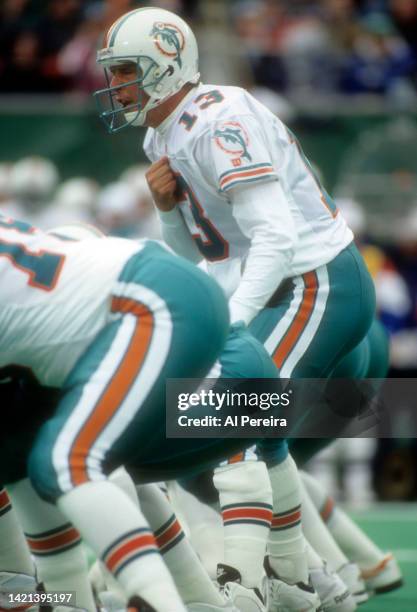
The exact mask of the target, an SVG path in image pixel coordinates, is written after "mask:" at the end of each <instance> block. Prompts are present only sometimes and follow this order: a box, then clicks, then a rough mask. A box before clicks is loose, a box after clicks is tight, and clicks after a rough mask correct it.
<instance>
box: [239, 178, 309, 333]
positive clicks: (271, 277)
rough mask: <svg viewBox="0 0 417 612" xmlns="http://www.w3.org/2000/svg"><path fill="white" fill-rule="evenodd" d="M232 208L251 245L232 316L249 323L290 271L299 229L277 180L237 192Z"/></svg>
mask: <svg viewBox="0 0 417 612" xmlns="http://www.w3.org/2000/svg"><path fill="white" fill-rule="evenodd" d="M233 210H234V216H235V218H236V221H237V222H238V224H239V226H240V228H241V229H242V231H243V232H244V233H245V235H247V236H248V237H249V238H250V239H251V246H250V249H249V253H248V256H247V259H246V264H245V270H244V273H243V275H242V279H241V282H240V284H239V287H238V288H237V290H236V291H235V293H234V294H233V296H232V298H231V300H230V312H231V320H232V322H234V321H238V320H243V321H245V322H246V323H249V322H250V321H251V320H252V319H253V318H254V317H255V316H256V315H257V314H258V312H259V311H260V310H262V308H264V306H265V305H266V303H267V302H268V300H269V298H270V297H271V296H272V294H273V293H274V291H275V290H276V289H277V287H278V285H279V284H280V282H281V281H282V280H283V279H284V278H286V277H287V276H288V275H289V272H290V264H291V260H292V258H293V255H294V247H295V244H296V241H297V233H296V230H295V226H294V222H293V219H292V216H291V213H290V209H289V206H288V202H287V199H286V196H285V193H284V191H283V189H282V187H281V186H280V184H279V183H278V182H276V181H275V182H270V183H266V184H262V185H258V186H256V187H251V188H250V189H247V188H246V189H245V190H242V191H241V192H236V193H235V194H234V195H233Z"/></svg>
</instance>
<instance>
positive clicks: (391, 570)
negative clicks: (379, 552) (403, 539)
mask: <svg viewBox="0 0 417 612" xmlns="http://www.w3.org/2000/svg"><path fill="white" fill-rule="evenodd" d="M361 577H362V579H363V580H364V581H365V587H366V590H367V592H368V594H369V596H371V597H372V595H382V594H383V593H389V592H390V591H394V590H395V589H399V588H400V587H402V585H403V584H404V580H403V577H402V573H401V570H400V568H399V565H398V563H397V561H396V560H395V558H394V557H393V555H392V554H391V553H388V554H387V555H385V557H384V558H383V559H382V561H381V562H380V563H378V565H376V566H375V567H372V568H370V569H367V570H364V569H363V570H362V572H361Z"/></svg>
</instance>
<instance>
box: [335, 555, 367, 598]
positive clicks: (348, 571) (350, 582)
mask: <svg viewBox="0 0 417 612" xmlns="http://www.w3.org/2000/svg"><path fill="white" fill-rule="evenodd" d="M337 574H338V575H339V578H341V579H342V581H343V582H344V584H345V585H346V586H347V588H348V589H349V591H350V593H351V594H352V597H353V599H354V600H355V603H356V605H358V606H359V605H360V604H363V603H365V601H368V599H369V595H368V593H367V592H366V587H365V582H364V580H363V578H362V577H361V570H360V569H359V567H358V566H357V565H356V563H345V565H342V567H341V568H340V569H338V570H337Z"/></svg>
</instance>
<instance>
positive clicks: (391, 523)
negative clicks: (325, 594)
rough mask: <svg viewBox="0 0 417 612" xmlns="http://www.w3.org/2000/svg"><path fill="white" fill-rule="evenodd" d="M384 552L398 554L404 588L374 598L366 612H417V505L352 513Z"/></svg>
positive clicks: (379, 507)
mask: <svg viewBox="0 0 417 612" xmlns="http://www.w3.org/2000/svg"><path fill="white" fill-rule="evenodd" d="M349 514H350V516H352V518H354V519H355V520H357V522H358V524H359V525H360V526H361V527H362V528H363V529H364V530H365V531H366V533H367V534H368V535H369V536H370V537H371V538H372V539H374V540H375V541H376V542H377V543H378V545H379V546H380V547H381V548H383V549H384V550H387V551H391V552H393V553H394V554H395V556H396V558H397V560H398V562H399V564H400V566H401V569H402V571H403V573H404V579H405V585H404V586H403V588H401V589H399V590H397V591H393V592H392V593H387V594H386V595H380V596H378V597H374V598H373V599H371V600H370V601H369V602H367V603H366V604H364V605H363V606H361V608H360V609H361V610H363V612H417V504H407V505H405V504H404V505H391V504H384V505H376V506H373V507H372V508H370V509H368V510H364V511H360V512H359V511H356V512H349Z"/></svg>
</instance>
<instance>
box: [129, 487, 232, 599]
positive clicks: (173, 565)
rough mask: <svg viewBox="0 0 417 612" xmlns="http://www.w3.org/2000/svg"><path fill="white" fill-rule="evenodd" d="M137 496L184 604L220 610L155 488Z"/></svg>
mask: <svg viewBox="0 0 417 612" xmlns="http://www.w3.org/2000/svg"><path fill="white" fill-rule="evenodd" d="M138 496H139V500H140V504H141V507H142V509H143V512H144V514H145V516H146V518H147V519H148V521H149V524H150V526H151V528H152V530H153V532H154V534H155V538H156V541H157V544H158V546H159V550H160V551H161V553H162V555H163V558H164V561H165V563H166V564H167V566H168V568H169V570H170V571H171V574H172V575H173V577H174V580H175V584H176V585H177V588H178V591H179V593H180V595H181V597H182V598H183V600H184V602H185V603H187V604H192V603H197V602H199V603H204V604H210V605H212V606H218V607H222V606H223V605H224V601H223V598H222V597H221V595H220V593H219V592H218V591H217V590H216V589H215V587H214V585H213V583H212V582H211V580H210V577H209V575H208V574H207V572H206V570H205V569H204V568H203V566H202V565H201V561H200V560H199V558H198V557H197V555H196V553H195V551H194V549H193V548H192V546H191V544H190V542H189V540H188V538H187V537H186V535H185V534H184V532H183V530H182V528H181V525H180V523H179V521H178V520H177V518H176V516H175V513H174V511H173V508H172V506H171V504H170V503H169V501H168V500H167V498H166V496H165V495H164V494H163V493H162V491H161V490H160V489H159V488H158V486H157V485H155V484H149V485H142V486H140V487H138Z"/></svg>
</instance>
